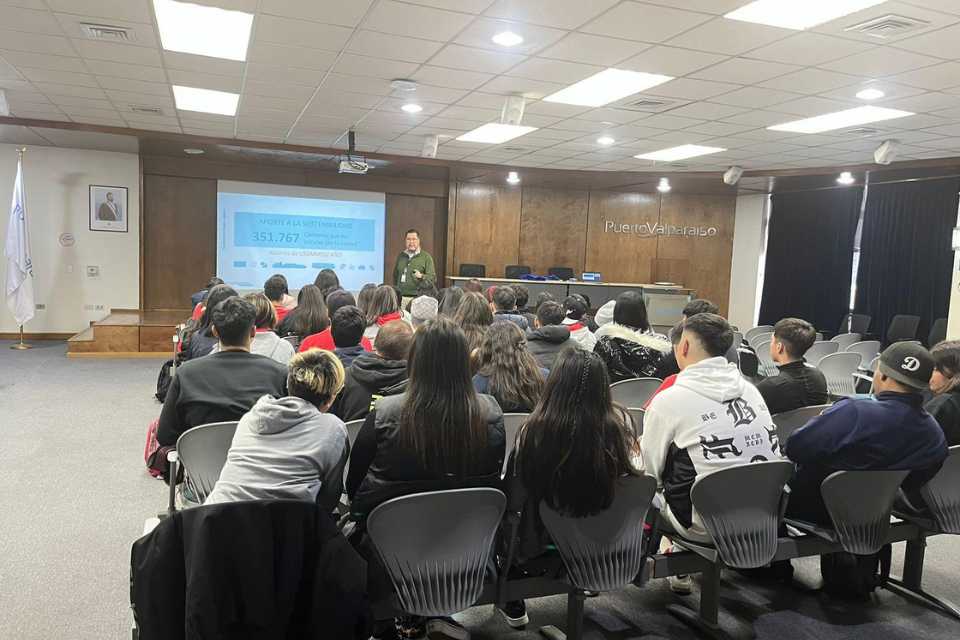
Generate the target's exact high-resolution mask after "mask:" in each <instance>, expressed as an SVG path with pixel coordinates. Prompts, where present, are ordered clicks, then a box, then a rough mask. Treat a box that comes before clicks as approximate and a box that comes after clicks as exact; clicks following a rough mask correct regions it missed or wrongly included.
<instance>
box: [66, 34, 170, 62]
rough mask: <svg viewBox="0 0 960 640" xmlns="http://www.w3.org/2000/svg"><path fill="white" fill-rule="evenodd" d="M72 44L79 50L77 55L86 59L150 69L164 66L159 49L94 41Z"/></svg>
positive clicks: (76, 41)
mask: <svg viewBox="0 0 960 640" xmlns="http://www.w3.org/2000/svg"><path fill="white" fill-rule="evenodd" d="M72 42H73V46H74V47H76V49H77V53H79V54H80V55H81V56H82V57H84V58H91V59H94V60H108V61H111V62H123V63H125V64H142V65H146V66H149V67H159V66H162V61H161V58H160V51H159V50H158V49H148V48H147V47H135V46H132V45H127V44H116V43H114V42H99V41H94V40H79V39H74V40H73V41H72Z"/></svg>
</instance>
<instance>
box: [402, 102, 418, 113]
mask: <svg viewBox="0 0 960 640" xmlns="http://www.w3.org/2000/svg"><path fill="white" fill-rule="evenodd" d="M400 108H401V109H402V110H404V111H406V112H407V113H420V112H421V111H423V107H421V106H420V105H418V104H416V103H414V102H409V103H407V104H405V105H403V106H402V107H400Z"/></svg>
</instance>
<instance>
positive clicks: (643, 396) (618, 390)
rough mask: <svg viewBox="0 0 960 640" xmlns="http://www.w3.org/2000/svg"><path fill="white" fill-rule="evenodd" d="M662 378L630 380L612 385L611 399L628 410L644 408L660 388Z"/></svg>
mask: <svg viewBox="0 0 960 640" xmlns="http://www.w3.org/2000/svg"><path fill="white" fill-rule="evenodd" d="M661 384H663V380H661V379H660V378H630V379H628V380H621V381H620V382H614V383H613V384H612V385H610V397H611V398H612V399H613V401H614V402H617V403H620V404H622V405H623V406H624V407H627V408H638V407H643V405H645V404H647V400H649V399H650V398H651V397H652V396H653V393H654V391H656V390H657V389H659V388H660V385H661Z"/></svg>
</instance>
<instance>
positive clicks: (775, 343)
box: [757, 318, 829, 415]
mask: <svg viewBox="0 0 960 640" xmlns="http://www.w3.org/2000/svg"><path fill="white" fill-rule="evenodd" d="M816 340H817V330H816V329H814V328H813V325H812V324H810V323H809V322H807V321H806V320H800V319H799V318H784V319H783V320H781V321H780V322H778V323H777V324H776V325H774V327H773V338H772V339H771V340H770V357H771V358H772V359H773V361H774V362H775V363H777V369H779V370H780V374H779V375H776V376H771V377H769V378H764V379H763V380H761V381H760V382H758V383H757V390H758V391H759V392H760V395H762V396H763V400H764V402H766V403H767V408H768V409H770V413H772V414H774V415H776V414H778V413H783V412H784V411H792V410H793V409H799V408H800V407H810V406H814V405H818V404H826V403H827V402H828V401H829V395H828V394H827V379H826V378H825V377H824V376H823V373H821V371H820V370H819V369H817V368H815V367H812V366H810V365H808V364H807V363H806V361H805V360H804V359H803V354H805V353H806V352H807V350H808V349H810V347H812V346H813V343H814V342H816Z"/></svg>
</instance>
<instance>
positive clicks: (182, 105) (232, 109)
mask: <svg viewBox="0 0 960 640" xmlns="http://www.w3.org/2000/svg"><path fill="white" fill-rule="evenodd" d="M173 97H174V98H175V99H176V101H177V109H180V110H181V111H200V112H201V113H217V114H220V115H222V116H235V115H237V102H239V100H240V94H237V93H227V92H226V91H214V90H213V89H198V88H196V87H181V86H179V85H173Z"/></svg>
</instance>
